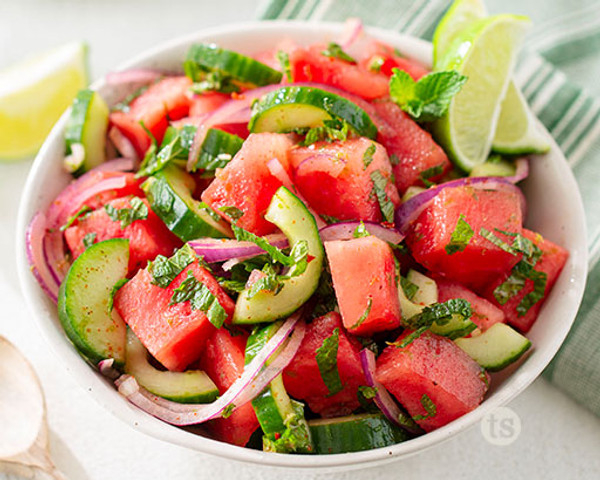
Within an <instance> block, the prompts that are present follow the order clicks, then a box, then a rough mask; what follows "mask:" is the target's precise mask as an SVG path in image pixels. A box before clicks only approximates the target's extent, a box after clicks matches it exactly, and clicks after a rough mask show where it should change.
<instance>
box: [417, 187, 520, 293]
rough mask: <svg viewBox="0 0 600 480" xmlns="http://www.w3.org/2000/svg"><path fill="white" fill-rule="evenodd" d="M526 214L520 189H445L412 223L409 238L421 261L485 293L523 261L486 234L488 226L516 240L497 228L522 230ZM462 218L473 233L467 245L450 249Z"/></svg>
mask: <svg viewBox="0 0 600 480" xmlns="http://www.w3.org/2000/svg"><path fill="white" fill-rule="evenodd" d="M461 215H462V217H461ZM522 218H523V215H522V212H521V203H520V197H519V196H518V194H517V193H513V192H509V191H501V190H483V189H476V188H473V187H471V186H461V187H455V188H445V189H443V190H442V191H441V192H440V194H439V195H437V196H436V197H435V198H434V200H433V201H432V202H431V204H429V205H428V206H427V208H425V210H423V212H422V213H421V215H419V217H418V218H417V219H416V220H415V221H414V222H413V223H412V225H411V226H410V228H409V231H408V235H407V238H406V243H407V245H408V247H409V248H410V251H411V253H412V254H413V256H414V258H415V260H416V261H417V262H419V263H420V264H421V265H423V266H425V267H426V268H427V269H429V270H430V271H432V272H434V273H441V274H443V275H444V276H445V277H446V278H449V279H451V280H455V281H457V282H459V283H462V284H463V285H465V286H467V287H469V288H471V289H472V290H474V291H475V292H480V291H481V289H482V288H483V287H484V286H486V285H488V284H489V283H490V281H491V280H493V279H494V278H497V277H498V275H502V274H505V273H507V272H509V271H510V269H511V268H512V267H513V266H514V265H515V263H517V262H518V260H519V259H518V257H517V256H515V255H513V254H511V253H509V252H506V251H505V250H503V249H502V248H500V247H498V246H496V245H495V244H493V243H492V242H490V241H489V240H487V239H485V238H484V237H482V236H481V235H480V232H481V229H482V228H486V229H487V230H489V231H490V232H492V233H493V234H494V235H496V236H498V237H499V238H501V239H502V240H503V241H505V242H507V243H509V244H510V243H512V239H511V237H509V236H507V235H504V234H502V233H500V232H498V231H497V230H496V229H499V230H503V231H505V232H512V233H520V232H521V230H522ZM459 219H462V221H464V222H466V223H467V224H468V226H469V227H470V228H471V230H472V231H473V236H472V237H471V238H470V240H469V242H468V244H466V245H465V246H464V247H465V248H464V250H462V251H455V252H454V253H449V252H447V251H446V246H447V245H449V244H450V242H451V237H452V234H453V232H454V230H455V228H456V226H457V224H458V221H459Z"/></svg>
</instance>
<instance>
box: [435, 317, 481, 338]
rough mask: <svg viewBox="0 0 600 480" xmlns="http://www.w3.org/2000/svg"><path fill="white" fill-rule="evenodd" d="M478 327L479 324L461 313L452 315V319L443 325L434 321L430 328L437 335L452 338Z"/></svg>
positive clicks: (461, 335) (464, 334)
mask: <svg viewBox="0 0 600 480" xmlns="http://www.w3.org/2000/svg"><path fill="white" fill-rule="evenodd" d="M476 328H477V324H475V323H473V322H472V321H471V320H470V319H468V318H463V317H462V316H461V315H452V319H451V320H450V321H449V322H448V323H445V324H443V325H440V324H439V323H435V322H434V323H433V325H431V328H430V330H431V331H432V332H433V333H435V334H436V335H441V336H442V337H448V338H449V339H450V340H454V339H458V338H461V337H464V336H466V335H468V334H469V333H471V332H472V331H473V330H475V329H476Z"/></svg>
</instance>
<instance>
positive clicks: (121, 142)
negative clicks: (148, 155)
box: [108, 127, 139, 162]
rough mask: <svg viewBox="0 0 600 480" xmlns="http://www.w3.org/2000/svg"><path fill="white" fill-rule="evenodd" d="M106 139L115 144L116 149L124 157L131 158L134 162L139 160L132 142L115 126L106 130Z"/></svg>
mask: <svg viewBox="0 0 600 480" xmlns="http://www.w3.org/2000/svg"><path fill="white" fill-rule="evenodd" d="M108 139H109V140H110V141H111V142H112V144H113V145H114V146H115V148H116V149H117V151H118V152H119V153H120V154H121V155H123V156H124V157H125V158H131V159H133V160H135V161H136V162H138V161H139V157H138V154H137V151H136V150H135V147H134V146H133V144H132V143H131V142H130V141H129V139H128V138H127V137H126V136H125V135H123V133H121V130H119V129H118V128H117V127H112V128H111V129H110V130H109V131H108Z"/></svg>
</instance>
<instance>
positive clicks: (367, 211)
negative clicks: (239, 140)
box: [290, 138, 400, 222]
mask: <svg viewBox="0 0 600 480" xmlns="http://www.w3.org/2000/svg"><path fill="white" fill-rule="evenodd" d="M290 161H291V163H292V167H293V181H294V185H296V188H298V191H299V192H300V193H301V194H302V196H303V197H304V198H305V199H306V201H307V202H308V203H309V205H310V206H311V207H312V208H314V210H315V211H316V212H317V213H318V214H319V215H329V216H331V217H335V218H337V219H340V220H356V219H359V220H365V221H373V222H381V221H383V220H384V219H383V217H382V214H381V207H380V205H379V201H378V200H377V196H376V195H374V194H373V193H372V192H373V179H372V178H371V175H372V174H373V173H374V172H377V171H378V172H379V173H380V174H381V176H382V177H383V178H384V179H385V180H386V181H387V184H386V187H385V192H386V194H387V197H388V198H389V200H390V201H391V202H392V204H393V205H394V208H395V207H397V206H398V205H399V204H400V197H399V195H398V190H397V189H396V187H395V186H394V183H393V179H392V166H391V164H390V161H389V159H388V156H387V153H386V151H385V148H383V146H381V145H380V144H378V143H377V142H373V141H371V140H369V139H367V138H356V139H351V140H347V141H345V142H333V143H327V142H317V143H315V144H313V145H310V146H308V147H299V148H294V149H292V151H291V153H290ZM367 164H368V165H367Z"/></svg>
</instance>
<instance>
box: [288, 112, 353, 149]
mask: <svg viewBox="0 0 600 480" xmlns="http://www.w3.org/2000/svg"><path fill="white" fill-rule="evenodd" d="M350 131H351V129H350V124H349V123H348V122H346V121H345V120H342V119H339V118H333V119H330V120H324V121H323V126H321V127H313V128H310V129H308V130H306V129H301V130H300V131H299V132H298V133H306V136H305V137H304V140H303V141H302V142H301V143H300V145H302V146H304V147H307V146H309V145H312V144H313V143H316V142H335V141H340V142H345V141H346V140H347V138H348V135H349V134H350Z"/></svg>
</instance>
